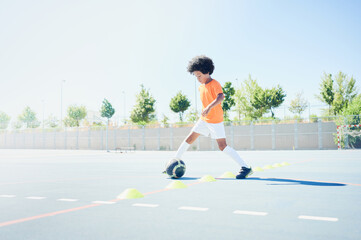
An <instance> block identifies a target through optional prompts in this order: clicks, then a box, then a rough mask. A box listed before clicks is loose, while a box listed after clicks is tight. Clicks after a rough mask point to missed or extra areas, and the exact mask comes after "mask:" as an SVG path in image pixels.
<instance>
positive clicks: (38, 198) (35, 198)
mask: <svg viewBox="0 0 361 240" xmlns="http://www.w3.org/2000/svg"><path fill="white" fill-rule="evenodd" d="M45 198H46V197H26V199H34V200H41V199H45Z"/></svg>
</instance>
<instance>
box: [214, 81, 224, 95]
mask: <svg viewBox="0 0 361 240" xmlns="http://www.w3.org/2000/svg"><path fill="white" fill-rule="evenodd" d="M213 90H214V93H215V94H216V96H218V94H220V93H223V90H222V86H221V84H220V83H219V82H215V84H214V86H213Z"/></svg>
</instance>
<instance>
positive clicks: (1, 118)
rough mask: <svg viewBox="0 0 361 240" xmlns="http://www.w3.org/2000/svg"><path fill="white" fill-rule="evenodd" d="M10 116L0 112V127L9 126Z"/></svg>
mask: <svg viewBox="0 0 361 240" xmlns="http://www.w3.org/2000/svg"><path fill="white" fill-rule="evenodd" d="M10 119H11V117H10V116H9V115H7V114H6V113H4V112H0V129H6V128H7V127H8V126H9V122H10Z"/></svg>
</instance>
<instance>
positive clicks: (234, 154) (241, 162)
mask: <svg viewBox="0 0 361 240" xmlns="http://www.w3.org/2000/svg"><path fill="white" fill-rule="evenodd" d="M216 140H217V143H218V147H219V149H220V150H221V151H223V152H224V153H226V154H227V155H228V156H230V157H231V158H233V160H234V161H236V162H237V163H238V164H239V165H240V166H241V167H246V168H249V167H248V165H247V163H246V162H245V161H244V160H243V159H242V158H241V157H240V156H239V154H238V153H237V152H236V151H235V150H234V149H233V148H232V147H230V146H228V145H227V143H226V139H225V138H219V139H216Z"/></svg>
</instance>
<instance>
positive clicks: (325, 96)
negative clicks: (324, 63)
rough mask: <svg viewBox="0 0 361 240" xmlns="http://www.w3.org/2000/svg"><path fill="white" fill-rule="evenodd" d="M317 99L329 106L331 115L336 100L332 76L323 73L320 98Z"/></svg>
mask: <svg viewBox="0 0 361 240" xmlns="http://www.w3.org/2000/svg"><path fill="white" fill-rule="evenodd" d="M316 97H317V98H318V99H319V100H321V101H322V102H324V103H326V104H327V105H328V114H329V115H330V114H331V107H332V104H333V100H334V99H335V93H334V91H333V79H332V74H326V73H323V76H322V78H321V83H320V96H316Z"/></svg>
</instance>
